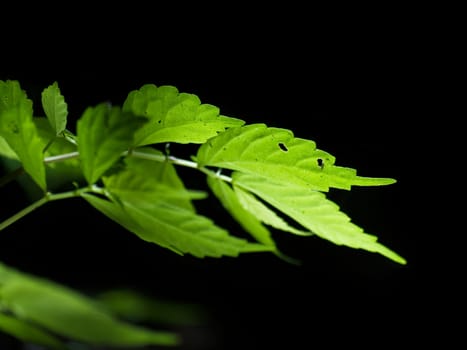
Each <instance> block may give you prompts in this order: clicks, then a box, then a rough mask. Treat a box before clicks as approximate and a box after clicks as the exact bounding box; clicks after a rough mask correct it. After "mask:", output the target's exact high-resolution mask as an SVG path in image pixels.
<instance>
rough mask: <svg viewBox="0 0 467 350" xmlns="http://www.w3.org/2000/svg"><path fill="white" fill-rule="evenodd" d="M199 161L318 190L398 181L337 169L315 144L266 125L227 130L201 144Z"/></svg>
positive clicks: (352, 170) (347, 169) (202, 164)
mask: <svg viewBox="0 0 467 350" xmlns="http://www.w3.org/2000/svg"><path fill="white" fill-rule="evenodd" d="M197 161H198V163H199V165H200V166H212V167H220V168H225V169H231V170H238V171H242V172H245V173H249V174H255V175H258V176H262V177H265V178H268V179H271V180H275V181H280V182H288V183H290V184H294V185H299V186H303V187H307V188H309V189H314V190H319V191H328V190H329V187H335V188H341V189H347V190H348V189H350V187H351V186H352V185H360V186H363V185H364V186H376V185H388V184H391V183H394V182H395V180H394V179H388V178H368V177H361V176H357V174H356V171H355V169H351V168H345V167H339V166H335V165H334V161H335V158H334V157H333V156H332V155H330V154H329V153H327V152H324V151H322V150H319V149H317V148H316V146H315V143H314V142H313V141H310V140H305V139H301V138H296V137H294V136H293V133H292V132H291V131H290V130H287V129H280V128H271V127H267V126H266V125H265V124H250V125H247V126H243V127H235V128H230V129H228V130H226V131H225V132H223V133H221V134H219V135H218V136H217V137H214V138H212V139H210V140H208V141H207V142H206V143H205V144H203V145H201V147H200V148H199V150H198V153H197Z"/></svg>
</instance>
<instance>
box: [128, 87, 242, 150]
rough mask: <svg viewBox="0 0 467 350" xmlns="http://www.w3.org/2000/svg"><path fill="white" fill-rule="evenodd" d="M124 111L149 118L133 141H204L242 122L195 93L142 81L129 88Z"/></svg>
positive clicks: (143, 142)
mask: <svg viewBox="0 0 467 350" xmlns="http://www.w3.org/2000/svg"><path fill="white" fill-rule="evenodd" d="M123 110H124V111H130V112H132V113H134V114H135V115H140V116H145V117H148V118H149V122H148V123H147V124H146V125H144V127H142V128H141V129H140V130H138V132H137V133H136V145H137V146H142V145H148V144H155V143H161V142H176V143H203V142H205V141H206V140H207V139H208V138H210V137H213V136H215V135H217V133H219V132H222V131H224V130H225V129H226V128H229V127H232V126H240V125H243V124H244V122H243V121H242V120H240V119H236V118H230V117H226V116H222V115H220V114H219V109H218V108H217V107H215V106H212V105H210V104H201V101H200V100H199V98H198V97H197V96H196V95H193V94H188V93H179V92H178V90H177V88H175V87H174V86H170V85H163V86H159V87H157V86H156V85H154V84H146V85H143V86H142V87H141V88H140V89H139V90H134V91H131V92H130V93H129V94H128V97H127V99H126V100H125V102H124V104H123Z"/></svg>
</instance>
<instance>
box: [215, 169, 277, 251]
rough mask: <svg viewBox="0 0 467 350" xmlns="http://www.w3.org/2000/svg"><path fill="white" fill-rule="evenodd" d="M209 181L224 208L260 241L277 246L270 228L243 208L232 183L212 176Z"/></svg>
mask: <svg viewBox="0 0 467 350" xmlns="http://www.w3.org/2000/svg"><path fill="white" fill-rule="evenodd" d="M207 181H208V185H209V187H210V188H211V190H212V191H213V193H214V194H215V195H216V197H217V198H218V199H219V201H220V202H221V203H222V205H223V206H224V208H225V209H226V210H227V211H228V212H229V213H230V214H231V215H232V216H233V217H234V218H235V220H237V221H238V222H239V224H240V225H241V226H242V227H243V228H244V229H245V231H247V232H249V233H250V234H251V235H252V236H253V237H254V238H255V239H256V240H257V241H258V242H261V243H263V244H265V245H269V246H271V247H274V248H275V247H276V245H275V243H274V241H273V240H272V238H271V233H270V232H269V230H268V229H267V228H266V227H264V226H263V225H262V224H261V221H259V220H258V219H257V218H256V217H255V216H254V215H253V214H252V213H250V212H249V211H247V210H245V208H243V206H242V205H241V204H240V202H239V200H238V198H237V196H236V195H235V192H234V191H233V190H232V188H231V187H230V185H228V184H226V183H225V182H224V181H222V180H219V179H217V178H213V177H211V176H209V177H208V178H207Z"/></svg>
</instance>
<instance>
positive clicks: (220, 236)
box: [83, 195, 271, 258]
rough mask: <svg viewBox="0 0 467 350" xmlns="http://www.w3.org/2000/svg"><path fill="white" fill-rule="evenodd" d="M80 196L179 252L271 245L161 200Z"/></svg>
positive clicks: (213, 253) (208, 253)
mask: <svg viewBox="0 0 467 350" xmlns="http://www.w3.org/2000/svg"><path fill="white" fill-rule="evenodd" d="M83 197H84V198H85V199H86V200H88V201H89V202H90V203H91V205H93V206H94V207H95V208H97V209H98V210H100V211H101V212H103V213H104V214H106V215H108V216H109V217H110V218H112V219H113V220H115V221H116V222H118V223H120V224H121V225H122V226H124V227H125V228H127V229H128V230H129V231H131V232H133V233H135V234H136V235H137V236H139V237H140V238H141V239H143V240H145V241H148V242H152V243H156V244H158V245H160V246H162V247H165V248H168V249H171V250H173V251H175V252H178V253H180V254H184V253H189V254H191V255H193V256H196V257H200V258H202V257H221V256H223V255H226V256H238V255H239V254H240V253H247V252H264V251H271V247H268V246H265V245H262V244H256V243H250V242H248V241H247V240H244V239H241V238H237V237H234V236H231V235H229V233H228V232H227V231H226V230H224V229H222V228H220V227H219V226H217V225H215V224H214V223H213V221H212V220H210V219H209V218H207V217H204V216H201V215H197V214H196V213H193V212H192V211H191V210H187V209H184V208H180V207H174V206H171V205H169V204H167V203H165V202H164V201H159V202H158V203H153V204H152V205H148V204H144V203H141V202H140V201H138V202H131V203H130V202H127V201H124V200H121V199H119V201H118V202H110V201H108V200H105V199H101V198H98V197H96V196H93V195H84V196H83Z"/></svg>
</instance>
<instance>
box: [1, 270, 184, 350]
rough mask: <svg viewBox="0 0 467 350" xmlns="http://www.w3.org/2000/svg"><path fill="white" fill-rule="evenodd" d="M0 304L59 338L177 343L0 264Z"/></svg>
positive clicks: (104, 342) (99, 342)
mask: <svg viewBox="0 0 467 350" xmlns="http://www.w3.org/2000/svg"><path fill="white" fill-rule="evenodd" d="M0 295H1V298H0V303H1V306H2V308H3V309H6V310H8V311H10V312H11V313H12V314H13V315H15V316H16V317H17V318H18V319H20V320H24V321H28V322H32V323H35V324H37V325H40V326H41V327H42V328H43V329H46V330H48V331H50V332H53V333H55V334H58V335H60V336H62V337H66V338H70V339H72V340H76V341H81V342H85V343H89V344H95V345H108V346H144V345H150V344H155V345H177V344H178V341H179V340H178V338H177V336H176V335H175V334H173V333H171V332H165V331H153V330H149V329H145V328H142V327H138V326H136V325H132V324H130V323H126V322H123V321H121V320H119V319H117V318H115V317H114V316H113V315H111V314H110V313H109V312H107V311H105V309H104V308H103V307H102V306H101V305H100V304H99V302H98V301H95V300H93V299H91V298H89V297H87V296H85V295H83V294H81V293H78V292H76V291H73V290H72V289H69V288H67V287H65V286H62V285H59V284H57V283H54V282H52V281H49V280H46V279H44V278H38V277H35V276H32V275H28V274H25V273H21V272H19V271H16V270H14V269H11V268H9V267H7V266H5V265H3V264H0Z"/></svg>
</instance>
